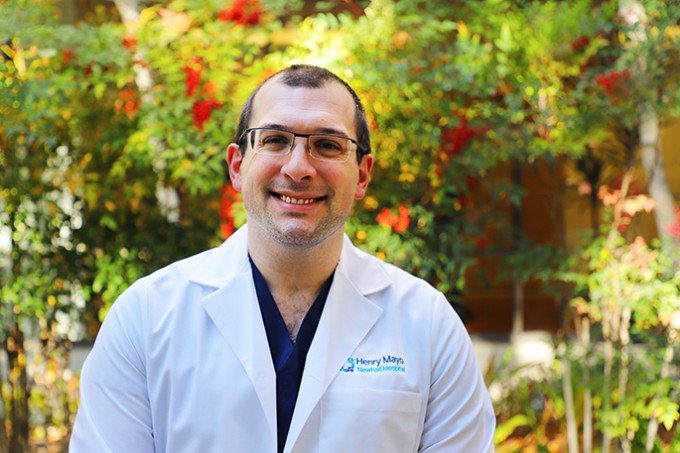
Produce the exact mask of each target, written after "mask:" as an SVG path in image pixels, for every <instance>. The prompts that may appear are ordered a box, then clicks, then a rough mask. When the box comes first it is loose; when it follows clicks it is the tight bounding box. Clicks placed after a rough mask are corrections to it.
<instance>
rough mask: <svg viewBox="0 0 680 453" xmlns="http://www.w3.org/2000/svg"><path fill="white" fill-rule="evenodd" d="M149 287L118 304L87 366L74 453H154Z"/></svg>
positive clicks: (71, 448) (129, 293)
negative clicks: (147, 345) (147, 353)
mask: <svg viewBox="0 0 680 453" xmlns="http://www.w3.org/2000/svg"><path fill="white" fill-rule="evenodd" d="M144 293H145V291H144V286H143V285H142V284H140V282H138V283H136V284H134V285H133V286H131V287H130V288H129V289H128V290H127V291H126V292H124V293H123V295H121V297H120V298H119V299H118V300H117V301H116V302H115V303H114V305H113V307H112V308H111V310H110V311H109V313H108V315H107V316H106V319H105V320H104V323H103V324H102V327H101V329H100V331H99V334H98V335H97V339H96V341H95V344H94V347H93V348H92V351H90V354H89V355H88V357H87V359H86V360H85V364H84V365H83V370H82V373H81V377H80V405H79V408H78V412H77V414H76V419H75V423H74V427H73V433H72V435H71V441H70V446H69V452H70V453H105V452H111V453H118V452H126V453H151V452H153V451H154V442H153V429H152V424H151V423H152V420H151V410H150V406H149V398H148V392H147V384H146V382H147V381H146V369H145V368H146V367H145V359H144V340H143V338H144V337H143V335H142V331H143V329H142V326H143V325H144V323H145V319H146V313H145V310H144V309H143V308H142V307H144V306H145V305H144V303H143V302H144V300H145V295H144Z"/></svg>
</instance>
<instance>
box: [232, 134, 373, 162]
mask: <svg viewBox="0 0 680 453" xmlns="http://www.w3.org/2000/svg"><path fill="white" fill-rule="evenodd" d="M254 131H276V132H285V133H286V134H292V135H293V140H292V141H291V142H290V146H289V147H288V151H287V152H286V153H284V154H270V153H262V154H264V155H267V156H287V155H288V154H290V152H291V151H292V150H293V148H295V140H296V139H297V138H298V137H302V138H306V139H307V144H306V146H305V150H306V151H307V154H308V155H309V156H311V157H312V158H314V159H316V160H318V161H321V162H338V163H343V162H347V161H349V156H350V155H351V154H352V152H351V151H350V152H348V153H347V157H345V159H344V160H334V159H324V158H322V157H317V156H315V155H314V154H312V147H311V146H310V145H309V138H310V137H335V138H342V139H345V140H349V141H350V142H351V143H353V144H354V146H356V152H357V153H361V154H362V155H363V151H362V150H361V146H359V142H358V141H356V140H354V139H353V138H350V137H347V136H345V135H339V134H300V133H297V132H293V131H289V130H286V129H278V128H276V127H250V128H248V129H246V130H245V131H243V133H242V134H241V137H239V139H238V143H239V144H241V143H243V140H244V139H246V138H247V137H248V134H250V133H252V132H254ZM248 142H251V140H248ZM250 146H251V147H252V148H253V151H254V152H256V153H258V154H260V151H258V150H257V148H255V144H254V143H252V142H251V143H250Z"/></svg>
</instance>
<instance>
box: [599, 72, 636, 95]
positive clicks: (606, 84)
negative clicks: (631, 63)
mask: <svg viewBox="0 0 680 453" xmlns="http://www.w3.org/2000/svg"><path fill="white" fill-rule="evenodd" d="M628 79H630V73H629V72H628V70H627V69H623V70H621V71H611V72H605V73H604V74H599V75H597V76H595V83H596V84H597V85H599V86H600V87H601V88H602V89H603V90H604V92H605V94H606V95H607V96H609V97H610V98H612V99H618V98H619V97H621V95H622V94H624V92H625V89H626V86H625V84H626V83H627V81H628Z"/></svg>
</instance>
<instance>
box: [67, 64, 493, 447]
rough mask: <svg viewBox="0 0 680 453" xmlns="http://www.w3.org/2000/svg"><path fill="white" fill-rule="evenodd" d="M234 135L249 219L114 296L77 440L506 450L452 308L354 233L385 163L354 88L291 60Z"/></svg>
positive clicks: (255, 99) (231, 158)
mask: <svg viewBox="0 0 680 453" xmlns="http://www.w3.org/2000/svg"><path fill="white" fill-rule="evenodd" d="M237 137H238V139H237V143H232V144H231V145H229V147H228V151H227V162H228V164H229V174H230V177H231V181H232V184H233V185H234V188H235V189H236V190H238V191H240V192H241V194H242V196H243V201H244V204H245V207H246V211H247V218H248V223H247V225H246V226H244V227H242V228H241V229H239V230H238V231H237V232H236V233H235V234H234V235H233V236H232V237H230V238H229V239H228V240H227V241H225V242H224V244H222V246H220V247H218V248H217V249H214V250H211V251H207V252H204V253H202V254H199V255H197V256H194V257H192V258H188V259H186V260H183V261H180V262H178V263H175V264H173V265H171V266H169V267H167V268H165V269H162V270H160V271H158V272H156V273H154V274H152V275H151V276H149V277H146V278H143V279H141V280H139V281H138V282H136V283H134V284H133V285H132V286H131V287H130V288H129V289H128V290H127V291H126V292H125V293H124V294H123V295H121V297H120V298H119V300H118V301H116V303H115V304H114V305H113V307H112V309H111V311H110V312H109V314H108V316H107V318H106V321H105V322H104V324H103V326H102V328H101V331H100V333H99V336H98V338H97V341H96V343H95V345H94V348H93V350H92V352H91V353H90V355H89V357H88V358H87V361H86V363H85V366H84V368H83V372H82V377H81V403H80V408H79V411H78V414H77V417H76V422H75V426H74V430H73V436H72V439H71V451H72V452H75V453H80V452H92V453H95V452H96V453H101V452H115V453H119V452H120V453H123V452H124V453H131V452H140V453H141V452H175V453H185V452H201V453H205V452H237V453H240V452H255V453H267V452H276V451H278V452H287V453H307V452H323V453H326V452H342V453H345V452H348V451H360V452H414V451H422V452H435V451H436V452H465V453H469V452H475V453H476V452H488V451H493V443H492V438H493V432H494V423H495V422H494V413H493V409H492V407H491V403H490V399H489V396H488V393H487V391H486V388H485V386H484V383H483V380H482V378H481V376H480V372H479V370H478V367H477V363H476V361H475V357H474V355H473V351H472V347H471V344H470V340H469V337H468V335H467V333H466V331H465V329H464V327H463V325H462V323H461V322H460V320H459V319H458V317H457V316H456V315H455V312H454V311H453V310H452V308H451V306H450V305H449V304H448V303H447V301H446V300H445V298H444V296H443V295H442V294H441V293H439V292H438V291H436V290H435V289H433V288H432V287H431V286H429V285H428V284H427V283H425V282H424V281H422V280H420V279H417V278H415V277H413V276H411V275H409V274H407V273H405V272H403V271H401V270H399V269H397V268H395V267H393V266H390V265H388V264H385V263H383V262H382V261H380V260H378V259H376V258H373V257H371V256H369V255H366V254H365V253H363V252H361V251H359V250H358V249H356V248H355V247H354V246H353V245H352V244H351V242H350V241H349V239H348V238H347V237H346V236H345V234H344V232H343V229H344V224H345V221H346V220H347V218H348V216H349V214H350V210H351V208H352V204H353V202H354V200H358V199H361V198H362V197H363V196H364V194H365V192H366V188H367V187H368V183H369V178H370V174H371V168H372V166H373V156H372V155H371V154H370V151H371V149H370V140H369V134H368V127H367V124H366V118H365V113H364V110H363V107H362V105H361V103H360V102H359V99H358V98H357V95H356V93H355V92H354V91H353V90H352V89H351V88H350V87H349V86H348V85H347V84H346V83H345V82H344V81H342V80H341V79H340V78H338V77H337V76H335V75H334V74H332V73H330V72H329V71H327V70H325V69H321V68H318V67H314V66H305V65H298V66H292V67H290V68H288V69H285V70H283V71H282V72H280V73H277V74H275V75H274V76H272V77H270V78H269V79H267V80H266V81H264V82H263V83H262V84H261V85H260V86H259V87H258V88H257V89H256V90H255V92H254V93H253V94H252V95H251V97H250V99H249V100H248V102H247V104H246V107H245V108H244V111H243V113H242V116H241V120H240V122H239V130H238V132H237Z"/></svg>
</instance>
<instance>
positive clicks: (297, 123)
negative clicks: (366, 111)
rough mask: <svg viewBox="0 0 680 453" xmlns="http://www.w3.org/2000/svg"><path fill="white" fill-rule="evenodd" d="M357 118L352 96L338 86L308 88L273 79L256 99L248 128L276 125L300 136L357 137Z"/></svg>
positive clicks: (334, 83) (338, 84)
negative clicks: (332, 134)
mask: <svg viewBox="0 0 680 453" xmlns="http://www.w3.org/2000/svg"><path fill="white" fill-rule="evenodd" d="M354 115H355V106H354V100H353V98H352V95H351V94H350V93H349V92H348V91H347V89H346V88H345V87H344V86H342V85H341V84H340V83H338V82H327V83H326V84H325V85H323V86H321V87H319V88H308V87H291V86H288V85H285V84H283V83H281V82H279V81H277V80H276V79H274V80H271V81H269V82H267V83H266V84H264V85H263V86H262V87H261V88H260V91H259V92H258V93H257V94H256V95H255V99H253V110H252V114H251V117H250V124H249V127H265V126H275V125H276V126H283V127H285V128H287V129H290V130H292V131H294V132H301V133H310V132H312V133H313V132H321V131H323V130H326V129H330V130H335V131H337V132H341V133H343V134H351V135H354V133H355V130H354V129H355V127H354Z"/></svg>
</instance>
